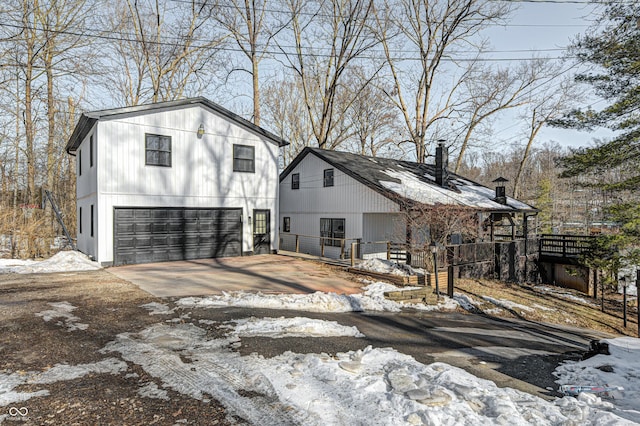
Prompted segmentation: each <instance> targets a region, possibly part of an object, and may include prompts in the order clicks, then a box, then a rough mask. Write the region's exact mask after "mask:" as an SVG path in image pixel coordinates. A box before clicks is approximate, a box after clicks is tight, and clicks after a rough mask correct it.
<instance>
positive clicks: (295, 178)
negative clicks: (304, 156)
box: [291, 173, 300, 189]
mask: <svg viewBox="0 0 640 426" xmlns="http://www.w3.org/2000/svg"><path fill="white" fill-rule="evenodd" d="M291 189H300V173H293V174H292V175H291Z"/></svg>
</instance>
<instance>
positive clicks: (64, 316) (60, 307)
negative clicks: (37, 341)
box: [36, 302, 89, 331]
mask: <svg viewBox="0 0 640 426" xmlns="http://www.w3.org/2000/svg"><path fill="white" fill-rule="evenodd" d="M49 305H50V306H51V307H53V309H49V310H46V311H42V312H37V313H36V315H37V316H39V317H42V319H43V320H44V321H45V322H49V321H52V320H54V319H59V320H58V321H57V323H56V324H58V325H60V326H63V327H65V328H66V329H67V331H76V330H86V329H87V328H88V327H89V324H83V323H80V322H78V321H79V320H80V318H78V317H77V316H75V315H73V314H72V313H71V312H73V311H75V310H76V309H78V308H77V307H76V306H73V305H72V304H71V303H69V302H55V303H49Z"/></svg>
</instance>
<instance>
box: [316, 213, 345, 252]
mask: <svg viewBox="0 0 640 426" xmlns="http://www.w3.org/2000/svg"><path fill="white" fill-rule="evenodd" d="M344 222H345V220H344V219H328V218H321V219H320V237H321V238H322V240H323V241H324V245H325V246H333V247H340V246H341V245H342V240H341V239H343V238H344V235H345V233H344ZM335 238H341V239H340V240H339V239H335Z"/></svg>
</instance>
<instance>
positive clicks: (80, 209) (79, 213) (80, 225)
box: [78, 207, 82, 234]
mask: <svg viewBox="0 0 640 426" xmlns="http://www.w3.org/2000/svg"><path fill="white" fill-rule="evenodd" d="M78 232H79V233H80V234H82V207H80V208H79V211H78Z"/></svg>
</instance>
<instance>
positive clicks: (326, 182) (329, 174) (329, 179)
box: [322, 169, 333, 187]
mask: <svg viewBox="0 0 640 426" xmlns="http://www.w3.org/2000/svg"><path fill="white" fill-rule="evenodd" d="M322 186H324V187H327V186H333V169H325V171H324V178H323V180H322Z"/></svg>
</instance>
